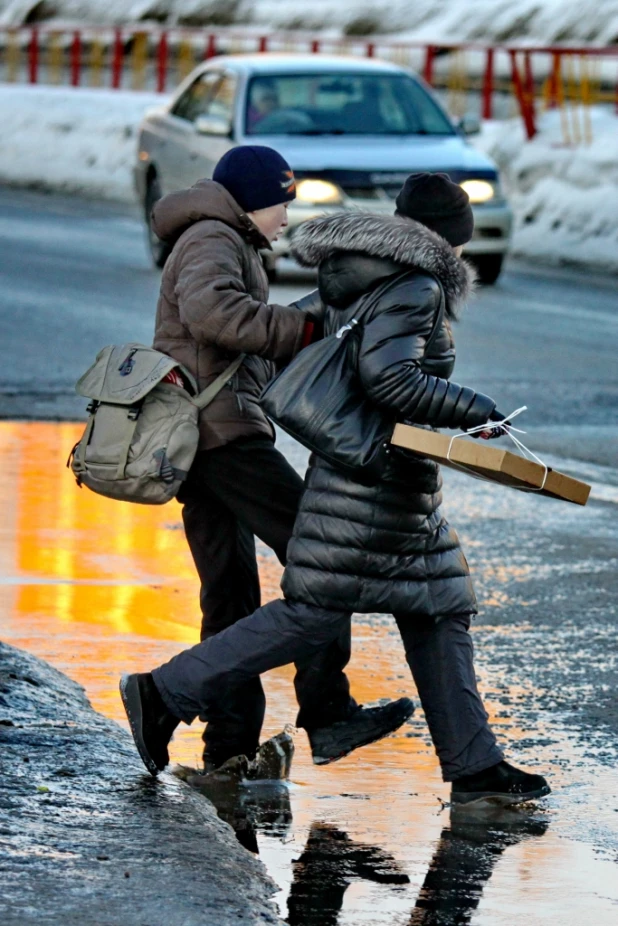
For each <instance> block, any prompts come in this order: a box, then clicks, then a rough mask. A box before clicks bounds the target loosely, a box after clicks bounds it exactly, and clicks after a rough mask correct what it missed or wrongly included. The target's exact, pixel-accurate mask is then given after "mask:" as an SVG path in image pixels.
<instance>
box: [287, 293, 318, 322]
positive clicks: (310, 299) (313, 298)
mask: <svg viewBox="0 0 618 926" xmlns="http://www.w3.org/2000/svg"><path fill="white" fill-rule="evenodd" d="M290 307H291V308H293V309H300V311H301V312H305V313H306V314H307V315H308V316H309V318H310V319H311V321H312V322H316V323H319V324H320V325H321V324H323V322H324V316H325V314H326V306H325V305H324V303H323V302H322V299H321V297H320V290H319V289H314V290H313V292H311V293H307V295H306V296H303V297H302V298H301V299H297V300H296V302H291V303H290Z"/></svg>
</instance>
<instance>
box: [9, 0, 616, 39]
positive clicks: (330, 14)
mask: <svg viewBox="0 0 618 926" xmlns="http://www.w3.org/2000/svg"><path fill="white" fill-rule="evenodd" d="M33 11H34V18H38V19H41V18H42V19H47V18H53V19H56V20H65V21H66V20H71V21H79V22H90V23H127V22H137V21H156V22H162V21H163V22H167V23H168V24H170V25H173V24H175V23H186V24H188V25H201V24H208V23H213V24H219V25H222V24H227V25H229V24H234V23H242V24H252V25H260V26H267V27H270V28H288V29H289V28H294V29H331V30H336V31H338V32H341V31H345V32H355V33H359V32H364V33H367V32H369V33H380V32H382V33H389V32H390V33H397V34H398V35H400V36H403V37H405V38H406V39H413V40H419V41H428V42H452V41H455V42H462V41H482V42H489V41H494V42H505V41H519V40H523V41H527V42H532V43H534V44H552V43H555V42H579V43H590V42H592V43H595V44H601V45H610V44H612V43H613V42H615V41H616V38H617V36H618V0H516V2H514V0H474V2H473V0H390V2H389V3H375V2H374V3H371V2H370V0H338V2H336V3H333V2H332V0H309V2H307V3H305V4H298V2H297V0H53V2H41V0H0V25H2V24H4V25H17V24H21V23H24V22H25V21H26V19H27V17H28V16H30V17H32V15H33Z"/></svg>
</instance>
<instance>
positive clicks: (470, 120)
mask: <svg viewBox="0 0 618 926" xmlns="http://www.w3.org/2000/svg"><path fill="white" fill-rule="evenodd" d="M455 125H456V126H457V129H458V130H459V131H460V132H461V134H462V135H478V134H479V132H480V131H481V120H480V119H479V118H478V116H473V115H471V114H470V113H469V114H468V115H466V116H462V117H461V118H460V119H458V120H457V122H456V123H455Z"/></svg>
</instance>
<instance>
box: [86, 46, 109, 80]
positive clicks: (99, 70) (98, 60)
mask: <svg viewBox="0 0 618 926" xmlns="http://www.w3.org/2000/svg"><path fill="white" fill-rule="evenodd" d="M89 65H90V86H91V87H100V86H101V84H102V83H103V68H104V66H105V47H104V45H103V42H102V40H101V39H100V38H99V36H98V35H95V36H94V38H93V39H92V42H91V44H90V61H89Z"/></svg>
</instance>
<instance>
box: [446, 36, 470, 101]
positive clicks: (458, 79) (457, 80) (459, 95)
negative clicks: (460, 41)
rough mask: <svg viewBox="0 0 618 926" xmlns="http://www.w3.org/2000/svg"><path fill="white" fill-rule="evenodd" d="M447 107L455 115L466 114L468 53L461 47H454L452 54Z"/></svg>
mask: <svg viewBox="0 0 618 926" xmlns="http://www.w3.org/2000/svg"><path fill="white" fill-rule="evenodd" d="M447 91H448V95H447V108H448V110H449V112H450V113H452V114H453V115H454V116H465V114H466V109H467V101H466V53H465V51H464V50H463V49H461V48H455V49H453V51H452V53H451V55H450V61H449V71H448V80H447Z"/></svg>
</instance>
